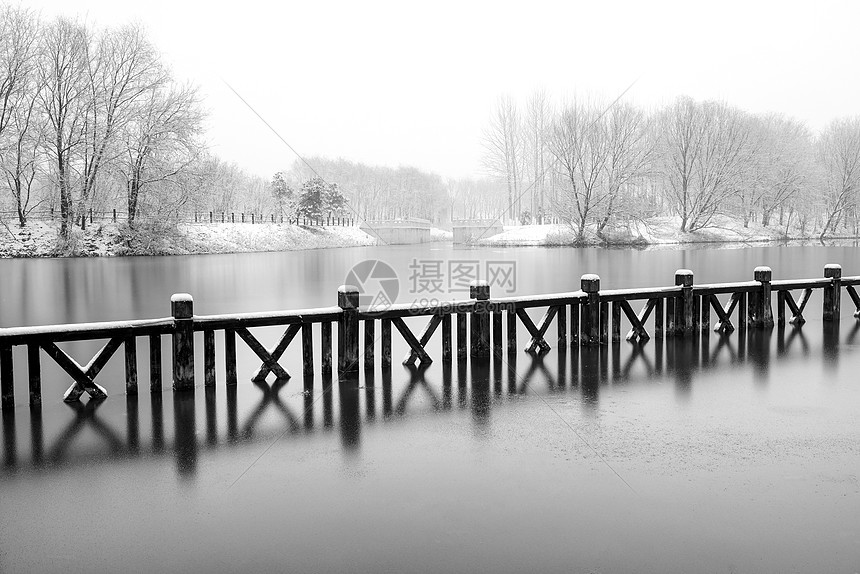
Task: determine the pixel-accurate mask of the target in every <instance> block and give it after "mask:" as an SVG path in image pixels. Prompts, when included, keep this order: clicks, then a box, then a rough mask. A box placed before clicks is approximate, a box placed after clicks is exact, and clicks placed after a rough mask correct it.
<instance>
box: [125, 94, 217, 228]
mask: <svg viewBox="0 0 860 574" xmlns="http://www.w3.org/2000/svg"><path fill="white" fill-rule="evenodd" d="M135 109H136V112H135V114H134V116H133V118H132V119H130V120H129V121H128V122H126V123H125V125H124V126H123V136H124V137H123V139H124V141H125V145H124V148H125V149H124V152H123V155H122V156H121V158H120V159H119V160H118V163H119V172H120V173H121V174H122V175H123V179H124V183H125V187H126V191H127V194H126V200H127V201H126V203H127V208H128V223H129V225H130V226H131V225H134V220H135V218H136V217H137V213H138V208H139V205H140V202H141V199H142V198H143V197H144V195H145V194H146V192H147V191H149V190H150V189H151V188H153V187H156V186H161V187H164V186H167V185H175V184H176V181H177V175H178V174H179V173H180V172H181V171H183V170H186V169H189V167H190V166H191V164H192V163H193V162H194V160H195V159H197V157H198V155H199V153H200V152H201V149H202V146H201V144H200V142H199V137H200V135H201V132H202V122H203V112H202V110H201V107H200V99H199V96H198V94H197V91H196V89H195V88H193V87H191V86H179V87H175V88H172V89H166V88H161V87H156V86H151V87H150V89H149V91H148V92H147V93H146V94H145V99H144V100H143V101H141V102H138V104H137V105H136V106H135Z"/></svg>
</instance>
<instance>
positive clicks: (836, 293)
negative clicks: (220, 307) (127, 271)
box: [0, 264, 860, 409]
mask: <svg viewBox="0 0 860 574" xmlns="http://www.w3.org/2000/svg"><path fill="white" fill-rule="evenodd" d="M693 279H694V278H693V272H692V271H690V270H686V269H681V270H678V271H677V272H676V273H675V281H674V285H672V286H669V287H659V288H644V289H615V290H601V288H600V278H599V277H598V276H597V275H592V274H587V275H583V276H582V278H581V282H580V289H579V290H577V291H572V292H567V293H555V294H548V295H537V296H529V297H502V298H493V297H491V294H490V286H489V285H487V283H486V282H474V283H473V285H472V287H471V290H470V299H467V300H460V301H450V302H440V303H437V304H434V305H429V306H424V307H416V306H415V305H410V304H405V305H404V304H397V305H391V306H389V307H387V308H385V309H382V310H376V309H360V308H359V305H358V297H359V292H358V289H357V288H355V287H352V286H348V285H344V286H341V287H340V288H339V289H338V292H337V306H333V307H327V308H321V309H306V310H294V311H280V312H269V313H239V314H224V315H195V314H194V301H193V298H192V297H191V295H188V294H177V295H174V296H173V297H172V298H171V311H172V315H171V316H170V317H166V318H163V319H153V320H132V321H113V322H103V323H83V324H72V325H51V326H40V327H15V328H7V329H0V395H2V400H1V401H0V402H2V408H3V409H9V408H13V407H14V405H15V396H14V372H15V371H14V365H13V352H12V350H13V347H15V346H26V348H27V375H28V381H29V402H30V404H31V405H38V404H40V403H41V400H42V382H41V359H42V353H43V352H44V354H46V355H47V356H48V357H50V358H51V359H52V360H53V361H54V362H55V363H56V364H57V365H58V366H59V367H60V368H62V369H63V370H64V371H65V372H66V373H67V374H68V375H69V376H70V377H71V378H72V381H73V382H72V384H71V386H70V387H69V388H68V390H67V391H66V393H65V395H64V400H65V401H67V402H75V401H78V400H79V399H80V397H81V396H82V395H83V393H87V394H89V395H90V396H91V397H92V398H103V397H105V396H107V391H106V390H105V389H104V388H103V387H101V386H100V385H98V384H97V383H96V382H95V379H96V376H97V375H98V374H99V372H100V371H101V370H102V368H103V367H104V366H105V365H106V364H107V362H108V361H109V360H110V358H111V357H112V356H113V355H114V354H115V353H116V351H118V350H119V348H120V347H123V349H124V359H125V391H126V393H127V394H129V395H133V394H136V393H137V392H138V374H137V372H138V371H137V364H138V358H137V339H138V337H146V338H148V339H149V353H150V356H149V365H150V367H149V385H150V390H151V391H154V392H160V391H161V389H162V379H163V374H162V368H161V363H162V361H161V349H162V339H161V338H162V337H163V336H169V337H170V338H171V343H172V344H171V348H172V361H171V364H172V372H171V373H170V376H171V378H172V386H173V389H174V390H175V391H189V390H193V389H194V386H195V363H194V347H195V333H196V332H200V331H202V332H203V336H202V341H203V382H204V386H206V387H213V386H215V384H216V375H215V365H216V360H217V359H218V350H217V349H216V345H215V340H216V339H215V333H216V331H223V335H224V337H223V341H224V343H223V347H224V349H223V353H222V354H221V360H222V361H223V362H224V366H225V373H226V377H225V378H226V381H225V382H226V385H228V386H233V385H236V384H237V382H238V374H237V371H236V336H237V335H238V337H239V338H240V339H241V340H242V341H243V342H244V343H245V344H246V345H247V346H248V347H249V348H250V349H251V350H252V351H253V352H254V354H255V355H257V357H258V358H259V359H260V361H261V365H260V367H259V368H258V369H257V370H256V371H255V372H254V373H253V374H252V375H251V377H250V378H251V380H253V381H262V380H263V379H265V378H266V377H267V376H268V375H269V374H270V373H271V374H274V376H275V377H276V378H278V379H286V378H288V377H289V376H290V374H289V372H288V371H287V370H286V368H285V367H284V366H283V365H281V364H280V363H279V360H280V359H281V357H282V356H283V354H284V352H285V351H286V349H287V348H288V347H289V345H290V344H291V343H292V342H293V340H294V339H295V338H296V337H297V336H298V335H299V333H301V338H300V339H301V346H302V359H303V374H304V376H305V377H306V378H312V377H313V375H314V373H315V372H316V368H315V361H316V359H317V358H318V359H319V364H320V370H321V372H322V373H323V374H326V373H331V371H332V369H333V368H334V364H333V354H334V350H335V345H334V344H333V339H332V333H333V325H334V324H337V337H338V339H337V345H336V349H337V356H336V359H337V371H338V373H339V374H343V375H344V376H350V375H353V374H355V373H357V372H358V371H359V367H360V365H362V364H363V367H364V368H365V369H367V368H371V369H372V368H373V367H374V365H375V361H376V358H377V356H378V360H379V361H380V363H381V365H382V367H383V368H390V366H391V362H392V351H391V349H392V347H391V342H392V336H393V335H392V333H393V332H394V331H397V332H398V333H399V335H400V336H401V337H402V338H403V340H404V341H405V342H406V343H407V345H408V347H409V349H410V351H409V353H408V354H407V355H406V356H405V357H404V358H403V360H402V362H403V363H404V364H406V365H413V364H415V363H416V361H417V362H419V363H421V364H424V365H426V364H428V363H430V362H432V360H433V356H431V355H436V353H434V352H433V351H432V350H431V349H430V348H429V347H428V345H429V343H430V341H431V339H432V337H433V335H434V333H435V332H436V330H437V329H439V328H440V327H441V331H442V335H441V349H440V350H439V352H438V355H437V356H438V357H440V358H441V360H442V361H444V362H446V363H447V362H450V361H452V360H453V357H454V355H455V354H456V356H457V358H458V360H461V361H462V360H464V359H465V358H466V357H467V356H469V357H471V361H472V362H480V361H489V359H490V356H491V354H495V355H497V356H502V355H503V353H504V352H505V350H506V351H507V353H508V354H509V355H511V354H515V353H516V352H517V327H518V323H522V324H523V325H524V327H525V328H526V330H527V332H528V335H529V340H528V342H527V344H526V346H525V351H526V352H529V353H538V354H543V353H545V352H547V351H549V350H550V349H551V347H552V345H551V344H550V343H551V342H552V343H554V344H557V345H560V346H565V345H571V346H586V345H602V344H608V343H618V342H620V340H621V334H622V328H626V329H628V330H627V332H626V334H625V339H626V340H627V341H629V342H631V343H634V344H642V343H645V342H646V341H648V340H649V339H650V338H651V337H652V336H653V337H656V338H662V337H698V336H704V335H705V334H707V333H708V332H709V331H710V330H711V319H714V328H713V330H714V331H717V332H719V333H721V334H723V335H726V336H728V335H730V334H731V333H732V332H733V331H735V330H736V329H738V330H743V329H747V328H750V329H767V328H772V327H773V326H774V325H778V326H780V327H784V326H785V324H786V322H787V323H789V324H791V325H794V326H796V327H799V326H801V325H802V324H803V323H804V322H805V318H804V312H805V311H806V307H807V304H808V302H809V300H810V297H811V295H812V293H813V291H815V290H816V289H820V290H822V292H823V298H822V319H823V320H824V321H828V322H836V321H838V320H839V317H840V301H841V296H842V290H843V289H844V290H845V291H846V292H847V293H848V295H849V297H850V298H851V301H852V302H853V304H854V307H855V312H854V317H856V318H860V297H859V296H858V294H857V291H856V289H855V287H856V286H857V285H860V276H855V277H842V268H841V266H839V265H836V264H829V265H826V266H825V268H824V277H823V278H815V279H798V280H780V281H773V280H772V272H771V270H770V268H768V267H757V268H756V269H755V270H754V273H753V280H752V281H745V282H736V283H721V284H705V285H696V284H695V283H694V280H693ZM793 291H800V296H799V297H798V298H797V299H795V297H794V295H793V294H792V292H793ZM774 292H776V317H775V318H774V313H773V300H774V297H773V294H774ZM720 297H723V300H721V299H720ZM637 302H641V308H640V309H639V310H638V311H637V310H636V309H635V308H634V306H633V305H634V304H637ZM530 308H545V309H546V310H545V312H544V314H543V317H542V318H541V319H540V320H539V321H538V322H537V324H535V322H534V321H533V320H532V319H531V317H530V315H529V314H528V313H527V311H526V310H527V309H530ZM786 311H788V313H786ZM455 315H456V338H455V337H454V334H453V330H454V323H455V321H454V319H453V316H455ZM422 316H426V317H428V318H429V319H428V321H427V323H426V325H425V326H424V328H423V330H422V331H421V333H420V334H417V335H416V334H415V333H413V331H412V330H411V329H410V327H409V326H408V325H407V324H406V322H405V321H404V319H406V318H409V317H422ZM377 321H379V322H380V329H379V333H380V335H379V344H378V355H377V343H376V341H377V337H376V333H377V329H376V322H377ZM553 322H554V323H555V324H556V333H557V336H556V338H555V340H553V338H552V337H551V336H550V335H549V334H548V333H549V332H550V331H549V329H550V326H551V325H552V323H553ZM317 323H318V324H319V325H320V327H319V329H320V342H321V345H320V349H319V350H318V351H315V349H314V345H313V340H314V339H313V329H314V324H317ZM362 324H363V329H362V328H361V325H362ZM271 326H281V327H284V328H285V330H284V333H283V335H282V336H281V337H280V339H279V340H278V342H277V343H276V344H275V345H274V346H273V347H272V348H270V349H267V348H266V347H265V346H263V344H262V343H260V342H259V340H258V339H257V338H256V337H255V336H254V334H253V333H251V331H250V329H253V328H256V327H271ZM392 326H393V327H394V329H392ZM503 326H504V328H503ZM649 327H650V329H649ZM362 331H363V334H364V338H363V342H362V338H361V336H360V335H361V332H362ZM84 340H106V343H105V344H104V346H103V347H102V348H101V349H100V350H99V351H98V352H97V353H96V354H95V356H94V357H92V358H91V359H90V360H89V361H88V362H86V364H83V365H82V364H81V363H79V362H78V361H76V360H75V359H74V358H72V357H71V356H70V355H69V354H67V353H66V352H65V351H64V350H62V349H61V348H60V347H58V346H57V343H61V342H67V341H84ZM455 342H456V349H455V348H454V344H455Z"/></svg>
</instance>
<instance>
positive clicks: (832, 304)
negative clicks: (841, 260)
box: [822, 263, 842, 321]
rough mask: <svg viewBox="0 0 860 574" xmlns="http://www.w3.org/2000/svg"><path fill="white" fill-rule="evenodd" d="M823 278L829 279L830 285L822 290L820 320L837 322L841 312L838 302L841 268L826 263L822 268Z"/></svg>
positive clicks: (840, 289)
mask: <svg viewBox="0 0 860 574" xmlns="http://www.w3.org/2000/svg"><path fill="white" fill-rule="evenodd" d="M824 276H825V277H827V278H828V279H830V285H828V286H827V287H825V288H824V313H823V315H822V319H824V320H825V321H838V320H839V313H840V312H841V308H840V305H839V300H840V299H841V298H842V297H841V295H842V266H841V265H839V264H838V263H828V264H827V265H825V266H824Z"/></svg>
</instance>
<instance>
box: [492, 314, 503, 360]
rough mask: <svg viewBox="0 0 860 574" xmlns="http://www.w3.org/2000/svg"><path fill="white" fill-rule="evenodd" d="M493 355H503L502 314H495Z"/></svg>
mask: <svg viewBox="0 0 860 574" xmlns="http://www.w3.org/2000/svg"><path fill="white" fill-rule="evenodd" d="M493 353H494V354H495V355H497V356H501V354H502V312H501V311H494V312H493Z"/></svg>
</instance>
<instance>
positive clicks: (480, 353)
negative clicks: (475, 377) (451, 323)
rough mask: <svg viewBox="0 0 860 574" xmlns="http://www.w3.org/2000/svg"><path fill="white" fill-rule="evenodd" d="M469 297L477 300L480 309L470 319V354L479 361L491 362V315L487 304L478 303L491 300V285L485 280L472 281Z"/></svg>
mask: <svg viewBox="0 0 860 574" xmlns="http://www.w3.org/2000/svg"><path fill="white" fill-rule="evenodd" d="M469 297H471V298H472V299H475V300H476V305H477V306H478V307H479V308H478V309H476V310H475V311H473V312H472V317H471V319H470V321H471V329H470V334H471V337H470V339H471V341H470V344H469V347H470V354H471V356H472V357H474V358H477V359H481V360H489V359H490V314H489V312H488V311H487V304H486V303H477V301H487V300H489V298H490V284H489V283H487V282H486V281H483V280H477V281H472V282H471V284H470V285H469Z"/></svg>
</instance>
